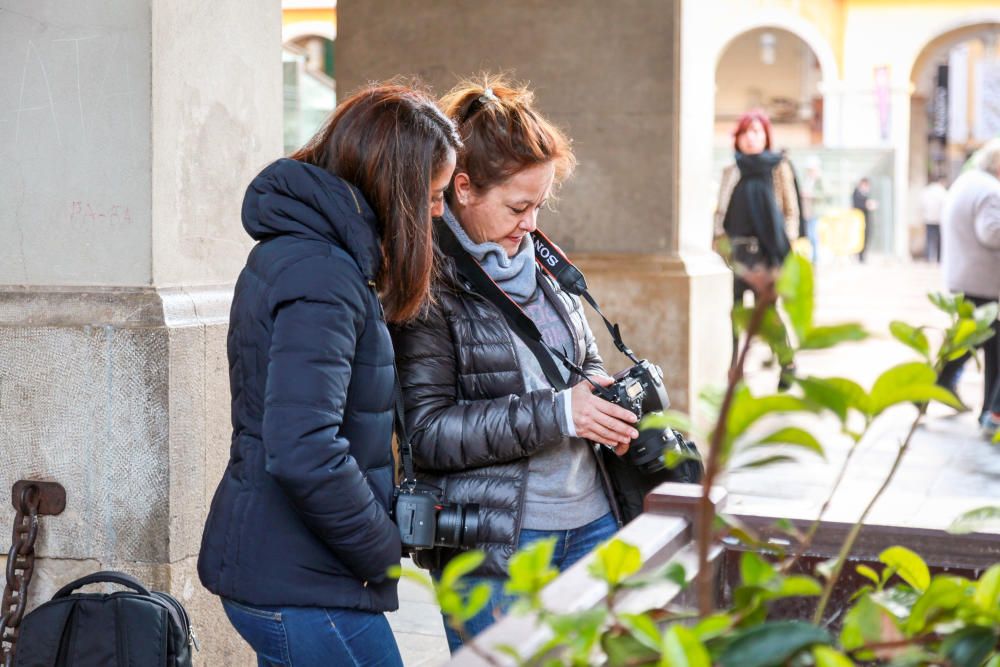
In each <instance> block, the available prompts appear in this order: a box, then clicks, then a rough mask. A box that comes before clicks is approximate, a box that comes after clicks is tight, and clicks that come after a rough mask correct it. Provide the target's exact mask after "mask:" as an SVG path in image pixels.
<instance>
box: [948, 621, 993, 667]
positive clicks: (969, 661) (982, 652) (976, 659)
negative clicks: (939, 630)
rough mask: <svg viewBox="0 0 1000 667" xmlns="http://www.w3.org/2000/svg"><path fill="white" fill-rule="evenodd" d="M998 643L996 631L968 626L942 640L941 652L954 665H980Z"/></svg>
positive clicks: (955, 666) (960, 666)
mask: <svg viewBox="0 0 1000 667" xmlns="http://www.w3.org/2000/svg"><path fill="white" fill-rule="evenodd" d="M996 643H997V634H996V631H995V630H993V629H990V628H984V627H977V626H972V627H966V628H962V629H960V630H958V631H957V632H955V633H953V634H951V635H949V636H948V637H946V638H945V640H944V641H943V642H941V652H942V653H944V655H945V656H946V657H947V658H948V662H949V664H951V665H954V667H979V666H980V665H982V664H983V662H985V661H986V658H987V656H989V654H990V653H991V652H992V651H993V648H994V647H995V646H996Z"/></svg>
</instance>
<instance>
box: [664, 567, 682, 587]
mask: <svg viewBox="0 0 1000 667" xmlns="http://www.w3.org/2000/svg"><path fill="white" fill-rule="evenodd" d="M663 578H664V579H666V580H667V581H672V582H673V583H675V584H677V585H678V586H680V587H681V588H684V587H685V586H687V572H686V571H685V570H684V566H683V565H681V564H680V563H667V566H666V567H665V568H664V569H663Z"/></svg>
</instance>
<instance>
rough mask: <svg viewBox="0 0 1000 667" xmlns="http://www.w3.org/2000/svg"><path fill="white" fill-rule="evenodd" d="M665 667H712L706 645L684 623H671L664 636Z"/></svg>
mask: <svg viewBox="0 0 1000 667" xmlns="http://www.w3.org/2000/svg"><path fill="white" fill-rule="evenodd" d="M660 665H662V666H663V667H711V665H712V661H711V660H710V659H709V657H708V651H707V650H706V649H705V645H704V644H702V643H701V640H699V639H698V637H697V635H695V633H694V632H692V631H691V629H690V628H686V627H684V626H683V625H671V626H670V627H669V628H668V629H667V632H666V634H665V635H664V636H663V657H662V659H661V661H660Z"/></svg>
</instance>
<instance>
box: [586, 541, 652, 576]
mask: <svg viewBox="0 0 1000 667" xmlns="http://www.w3.org/2000/svg"><path fill="white" fill-rule="evenodd" d="M595 555H596V558H594V561H593V562H592V563H591V564H590V573H591V574H592V575H594V577H596V578H598V579H600V580H602V581H605V582H607V584H608V585H609V586H617V585H618V584H619V583H621V582H622V581H623V580H624V579H626V578H627V577H630V576H632V575H633V574H635V573H636V572H638V571H639V568H641V567H642V555H641V554H640V553H639V549H638V548H637V547H634V546H632V545H631V544H628V543H626V542H622V541H621V540H618V539H613V540H611V541H610V542H608V543H606V544H604V545H602V546H600V547H598V548H597V550H596V551H595Z"/></svg>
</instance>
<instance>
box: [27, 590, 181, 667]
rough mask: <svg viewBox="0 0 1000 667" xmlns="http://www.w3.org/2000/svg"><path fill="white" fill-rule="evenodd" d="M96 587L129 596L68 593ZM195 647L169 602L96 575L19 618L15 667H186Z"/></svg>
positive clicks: (178, 610)
mask: <svg viewBox="0 0 1000 667" xmlns="http://www.w3.org/2000/svg"><path fill="white" fill-rule="evenodd" d="M98 583H113V584H119V585H121V586H124V587H126V588H128V589H131V590H127V591H118V592H115V593H110V594H104V593H74V592H73V591H75V590H76V589H78V588H82V587H84V586H87V585H88V584H98ZM194 641H195V639H194V635H193V633H192V632H191V623H190V620H189V619H188V615H187V612H186V611H185V610H184V607H183V606H182V605H181V603H180V602H178V601H177V600H175V599H174V598H173V597H171V596H169V595H167V594H166V593H159V592H156V591H150V590H149V589H147V588H146V587H145V586H143V585H142V584H141V583H139V582H138V581H136V580H135V579H133V578H132V577H130V576H129V575H127V574H123V573H121V572H95V573H94V574H91V575H88V576H86V577H83V578H81V579H77V580H76V581H74V582H72V583H70V584H67V585H66V586H63V587H62V588H61V589H59V592H58V593H56V594H55V595H54V596H53V597H52V599H51V600H50V601H48V602H46V603H45V604H43V605H41V606H40V607H38V608H37V609H35V610H34V611H32V612H31V613H30V614H28V615H27V616H25V617H24V619H23V620H22V621H21V631H20V638H19V640H18V645H17V655H16V656H15V658H14V667H191V649H192V647H193V646H194Z"/></svg>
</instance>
